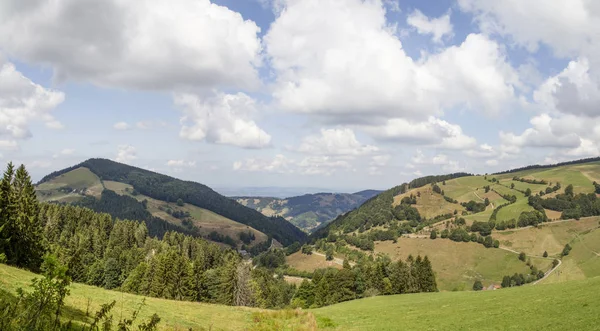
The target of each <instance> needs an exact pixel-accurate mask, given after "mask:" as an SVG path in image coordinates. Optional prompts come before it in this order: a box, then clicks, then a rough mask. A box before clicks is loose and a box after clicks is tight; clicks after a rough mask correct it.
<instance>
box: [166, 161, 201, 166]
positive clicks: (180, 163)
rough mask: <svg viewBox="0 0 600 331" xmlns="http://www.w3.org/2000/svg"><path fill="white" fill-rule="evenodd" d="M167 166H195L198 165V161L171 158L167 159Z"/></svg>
mask: <svg viewBox="0 0 600 331" xmlns="http://www.w3.org/2000/svg"><path fill="white" fill-rule="evenodd" d="M167 166H169V167H174V168H194V167H196V161H186V160H169V161H167Z"/></svg>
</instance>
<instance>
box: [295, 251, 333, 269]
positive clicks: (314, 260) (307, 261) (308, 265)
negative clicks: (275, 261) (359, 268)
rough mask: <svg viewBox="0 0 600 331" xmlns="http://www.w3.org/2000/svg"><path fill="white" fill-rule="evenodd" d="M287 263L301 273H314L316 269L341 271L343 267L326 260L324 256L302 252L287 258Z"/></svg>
mask: <svg viewBox="0 0 600 331" xmlns="http://www.w3.org/2000/svg"><path fill="white" fill-rule="evenodd" d="M285 262H286V263H287V264H288V265H289V266H290V267H292V268H294V269H297V270H300V271H314V270H316V269H323V268H337V269H341V268H342V266H341V265H339V264H337V263H335V262H334V261H327V260H325V257H324V256H321V255H317V254H311V255H306V254H302V252H296V253H294V254H292V255H290V256H287V257H286V258H285Z"/></svg>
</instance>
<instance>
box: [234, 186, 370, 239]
mask: <svg viewBox="0 0 600 331" xmlns="http://www.w3.org/2000/svg"><path fill="white" fill-rule="evenodd" d="M379 193H381V191H376V190H364V191H360V192H356V193H351V194H350V193H316V194H305V195H302V196H296V197H290V198H285V199H279V198H265V197H235V198H234V199H235V200H236V201H237V202H239V203H241V204H242V205H244V206H246V207H250V208H252V209H256V210H257V211H259V212H261V213H263V214H264V215H265V216H275V215H277V216H281V217H284V218H285V219H286V220H288V221H290V223H292V224H294V225H295V226H297V227H299V228H300V229H302V230H304V231H306V232H311V231H313V230H314V229H316V228H317V227H319V226H321V225H322V224H326V223H327V222H328V221H330V220H333V219H334V218H336V217H337V216H338V215H340V214H343V213H345V212H348V211H350V210H352V209H354V208H356V207H358V206H360V205H362V204H363V202H365V201H366V200H369V199H370V198H372V197H374V196H376V195H377V194H379Z"/></svg>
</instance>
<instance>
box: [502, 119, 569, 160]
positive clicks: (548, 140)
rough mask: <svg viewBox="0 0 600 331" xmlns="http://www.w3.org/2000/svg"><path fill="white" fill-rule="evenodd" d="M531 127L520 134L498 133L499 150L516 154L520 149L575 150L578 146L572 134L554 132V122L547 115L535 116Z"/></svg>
mask: <svg viewBox="0 0 600 331" xmlns="http://www.w3.org/2000/svg"><path fill="white" fill-rule="evenodd" d="M530 123H531V125H532V127H531V128H528V129H526V130H525V131H523V133H522V134H520V135H516V134H514V133H511V132H509V133H506V132H503V131H501V132H500V140H501V150H502V151H503V152H505V153H509V154H516V153H519V152H520V151H521V148H522V147H545V148H550V147H554V148H576V147H578V146H579V145H580V137H579V136H578V135H577V134H575V133H573V132H568V133H567V132H565V133H564V134H560V132H559V131H557V130H555V127H556V126H555V121H554V120H553V119H552V117H550V116H549V115H548V114H541V115H539V116H535V117H533V118H532V119H531V121H530Z"/></svg>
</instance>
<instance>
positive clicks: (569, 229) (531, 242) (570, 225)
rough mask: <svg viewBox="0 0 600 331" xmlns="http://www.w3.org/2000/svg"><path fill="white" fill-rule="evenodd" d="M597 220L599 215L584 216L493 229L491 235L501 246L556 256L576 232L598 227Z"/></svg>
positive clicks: (528, 252)
mask: <svg viewBox="0 0 600 331" xmlns="http://www.w3.org/2000/svg"><path fill="white" fill-rule="evenodd" d="M599 220H600V218H599V217H586V218H582V219H581V220H580V221H574V220H571V221H564V222H557V223H546V224H542V225H540V227H538V228H535V227H528V228H522V229H514V230H507V231H494V232H493V233H492V236H493V237H494V238H495V239H498V240H500V243H501V245H502V246H506V247H508V248H510V249H512V250H515V251H518V252H525V253H526V254H527V255H537V256H541V255H542V254H543V253H544V251H546V252H548V254H549V255H550V256H558V255H559V254H560V252H562V250H563V248H564V246H565V245H566V244H567V243H569V242H571V241H572V240H573V239H575V238H576V236H577V235H578V234H581V233H584V232H586V231H589V230H592V229H596V228H598V221H599Z"/></svg>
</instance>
